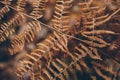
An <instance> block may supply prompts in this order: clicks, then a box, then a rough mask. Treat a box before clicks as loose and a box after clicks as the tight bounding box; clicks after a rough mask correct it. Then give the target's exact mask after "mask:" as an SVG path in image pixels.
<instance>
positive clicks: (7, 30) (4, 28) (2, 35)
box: [0, 13, 24, 42]
mask: <svg viewBox="0 0 120 80" xmlns="http://www.w3.org/2000/svg"><path fill="white" fill-rule="evenodd" d="M23 21H24V16H23V15H22V14H19V13H17V14H16V15H15V16H14V17H13V18H12V19H10V20H9V21H7V22H6V23H2V24H1V27H0V42H2V41H4V40H6V38H8V37H9V36H10V35H11V34H13V32H14V28H15V27H16V26H17V25H19V24H21V23H23Z"/></svg>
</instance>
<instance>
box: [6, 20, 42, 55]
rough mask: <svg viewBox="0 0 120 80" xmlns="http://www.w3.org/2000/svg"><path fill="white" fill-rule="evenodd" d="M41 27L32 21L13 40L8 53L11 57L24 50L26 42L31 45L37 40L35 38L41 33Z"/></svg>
mask: <svg viewBox="0 0 120 80" xmlns="http://www.w3.org/2000/svg"><path fill="white" fill-rule="evenodd" d="M40 30H41V25H40V23H39V22H37V21H31V22H29V23H28V24H27V25H26V29H25V30H24V31H23V32H22V33H20V34H18V35H16V36H15V38H13V39H12V40H11V45H10V47H9V48H8V51H9V52H10V54H11V55H13V54H16V53H17V52H19V51H20V50H22V49H23V47H24V44H25V42H26V43H30V42H32V41H33V40H34V39H35V36H36V35H37V34H38V33H39V32H40Z"/></svg>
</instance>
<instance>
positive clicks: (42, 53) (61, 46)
mask: <svg viewBox="0 0 120 80" xmlns="http://www.w3.org/2000/svg"><path fill="white" fill-rule="evenodd" d="M61 39H63V40H62V41H60V40H61ZM67 43H68V42H67V38H66V37H65V36H60V35H59V34H58V33H56V32H53V34H52V35H51V36H49V38H47V39H46V40H44V41H43V42H41V43H38V44H37V46H38V48H37V49H36V50H35V51H33V52H32V53H30V54H28V55H27V57H28V59H27V60H26V62H28V63H27V66H24V67H21V68H19V70H20V69H25V70H27V69H29V70H31V69H32V67H33V66H34V63H37V62H38V61H39V60H40V59H42V58H44V59H46V60H45V61H48V63H49V59H50V61H51V60H52V58H53V57H54V56H55V55H57V54H53V52H54V51H55V52H59V51H60V50H62V51H64V52H66V53H67V54H69V55H71V53H68V51H67V50H68V49H67ZM51 50H52V51H51ZM51 53H52V54H51ZM48 55H49V56H48ZM71 56H72V55H71ZM31 61H32V64H29V63H31ZM26 62H25V63H24V61H23V64H26ZM20 71H21V70H20ZM20 71H18V72H17V74H18V75H21V76H22V75H23V74H21V73H20ZM22 73H23V72H22ZM24 73H25V72H24Z"/></svg>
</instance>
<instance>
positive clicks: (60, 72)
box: [42, 57, 89, 80]
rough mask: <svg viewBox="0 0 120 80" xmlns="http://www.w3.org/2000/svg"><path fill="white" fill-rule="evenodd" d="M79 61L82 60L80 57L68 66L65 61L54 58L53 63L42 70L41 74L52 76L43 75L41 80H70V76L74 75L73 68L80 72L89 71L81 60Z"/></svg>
mask: <svg viewBox="0 0 120 80" xmlns="http://www.w3.org/2000/svg"><path fill="white" fill-rule="evenodd" d="M81 59H82V58H81V57H80V58H78V59H76V60H73V61H71V62H70V64H67V62H66V61H63V60H60V59H58V58H56V59H55V60H54V61H52V62H51V65H50V66H48V67H47V68H46V70H44V69H43V70H42V73H45V72H44V71H46V73H52V74H53V75H51V74H50V75H48V74H45V76H44V77H43V78H44V79H45V77H47V80H56V79H60V80H68V79H69V78H71V77H70V74H73V75H74V67H75V68H76V69H77V70H79V71H80V72H82V69H83V68H84V69H86V70H88V71H89V68H88V67H87V65H86V64H85V62H83V60H81ZM53 67H54V68H53ZM56 69H57V70H56ZM65 73H67V74H65ZM42 75H44V74H42ZM45 80H46V79H45Z"/></svg>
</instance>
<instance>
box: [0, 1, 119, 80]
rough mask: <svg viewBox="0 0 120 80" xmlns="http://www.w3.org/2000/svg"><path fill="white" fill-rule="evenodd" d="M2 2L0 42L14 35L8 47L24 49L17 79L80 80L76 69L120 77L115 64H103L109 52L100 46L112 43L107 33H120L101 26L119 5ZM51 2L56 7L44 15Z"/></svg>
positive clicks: (16, 52)
mask: <svg viewBox="0 0 120 80" xmlns="http://www.w3.org/2000/svg"><path fill="white" fill-rule="evenodd" d="M98 2H99V1H98ZM0 4H2V7H1V8H0V23H1V24H0V42H1V43H4V42H5V41H7V39H9V40H10V44H9V46H8V49H7V50H8V52H9V54H10V55H11V56H15V57H16V56H20V54H24V53H25V54H24V57H23V56H22V58H21V59H20V60H18V59H17V60H18V63H17V64H16V68H15V73H16V76H17V80H26V78H29V79H30V80H70V79H71V78H72V79H74V80H81V79H82V77H81V78H80V79H79V77H78V76H77V75H78V74H77V73H78V72H79V76H83V75H84V74H87V75H88V78H89V79H92V80H97V79H98V77H100V78H101V79H105V80H117V77H119V72H116V71H114V70H113V67H112V66H110V67H106V66H105V63H104V60H105V59H107V56H106V55H105V54H101V53H100V52H99V49H101V48H105V47H107V46H111V43H109V42H107V41H106V40H105V39H104V35H108V34H109V35H113V36H114V35H116V34H117V33H115V32H114V31H112V30H111V31H110V30H105V29H102V28H101V27H102V25H104V24H105V23H107V22H108V21H109V20H110V19H111V18H112V17H113V16H115V15H116V14H118V13H119V11H120V9H119V8H118V9H117V8H115V9H112V13H111V12H110V13H108V12H106V10H107V6H108V5H107V3H104V4H103V5H104V6H101V3H99V4H97V3H96V0H76V1H74V0H55V1H51V0H44V1H42V0H2V1H0ZM50 4H54V5H53V7H54V8H53V9H51V14H49V15H50V16H51V18H50V19H48V20H46V19H45V16H46V15H45V13H46V12H47V11H49V10H47V7H48V6H47V5H50ZM111 4H112V2H111ZM50 8H51V7H50ZM10 14H12V16H11V17H10V16H9V15H10ZM6 18H7V19H6ZM4 19H6V20H4ZM46 28H47V30H48V31H50V32H48V31H47V32H48V34H47V35H46V37H44V39H41V37H40V36H39V35H41V34H42V35H43V34H44V33H43V32H44V30H45V29H46ZM47 32H46V33H47ZM72 42H73V43H72ZM30 43H33V44H34V45H32V47H34V48H33V49H32V50H28V49H26V48H27V47H28V46H29V44H30ZM103 55H104V56H106V57H105V58H104V57H103ZM87 60H89V61H87ZM97 62H102V63H101V64H99V63H97ZM111 64H112V63H111ZM116 64H117V63H116ZM106 73H108V74H106ZM71 75H72V76H71ZM111 75H112V76H113V77H111ZM83 80H84V79H83Z"/></svg>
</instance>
